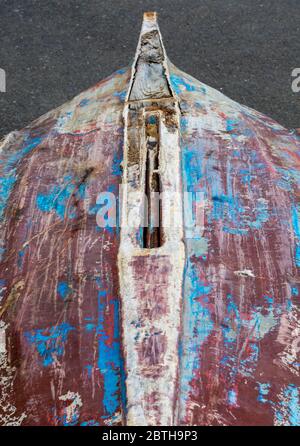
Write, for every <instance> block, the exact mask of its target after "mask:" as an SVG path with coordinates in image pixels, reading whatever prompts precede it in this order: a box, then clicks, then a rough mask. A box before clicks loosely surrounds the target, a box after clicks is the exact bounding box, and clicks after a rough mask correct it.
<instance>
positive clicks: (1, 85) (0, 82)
mask: <svg viewBox="0 0 300 446" xmlns="http://www.w3.org/2000/svg"><path fill="white" fill-rule="evenodd" d="M5 92H6V73H5V70H3V68H0V93H5Z"/></svg>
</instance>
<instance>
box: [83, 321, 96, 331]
mask: <svg viewBox="0 0 300 446" xmlns="http://www.w3.org/2000/svg"><path fill="white" fill-rule="evenodd" d="M94 328H95V324H91V323H89V324H86V325H85V329H86V331H93V330H94Z"/></svg>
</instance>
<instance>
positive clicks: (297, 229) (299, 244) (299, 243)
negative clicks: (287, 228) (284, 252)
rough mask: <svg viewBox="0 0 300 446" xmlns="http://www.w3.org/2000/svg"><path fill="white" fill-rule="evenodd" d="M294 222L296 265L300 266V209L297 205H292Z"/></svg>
mask: <svg viewBox="0 0 300 446" xmlns="http://www.w3.org/2000/svg"><path fill="white" fill-rule="evenodd" d="M292 224H293V229H294V234H295V238H296V248H295V262H296V266H298V267H300V224H299V209H298V207H297V206H295V205H293V206H292Z"/></svg>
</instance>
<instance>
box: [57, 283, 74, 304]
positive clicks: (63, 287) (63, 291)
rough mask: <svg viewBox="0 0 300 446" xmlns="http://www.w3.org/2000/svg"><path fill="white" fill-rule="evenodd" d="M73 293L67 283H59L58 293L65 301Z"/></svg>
mask: <svg viewBox="0 0 300 446" xmlns="http://www.w3.org/2000/svg"><path fill="white" fill-rule="evenodd" d="M71 292H72V289H71V288H70V286H69V284H68V283H67V282H59V284H58V285H57V293H58V295H59V297H61V299H63V300H65V299H66V298H67V297H68V295H69V294H70V293H71Z"/></svg>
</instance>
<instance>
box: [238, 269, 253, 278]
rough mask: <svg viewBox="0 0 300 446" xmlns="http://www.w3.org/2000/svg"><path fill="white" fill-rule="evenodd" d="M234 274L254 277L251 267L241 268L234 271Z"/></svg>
mask: <svg viewBox="0 0 300 446" xmlns="http://www.w3.org/2000/svg"><path fill="white" fill-rule="evenodd" d="M234 274H235V275H236V276H240V277H255V275H254V274H253V271H251V269H242V270H239V271H234Z"/></svg>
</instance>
